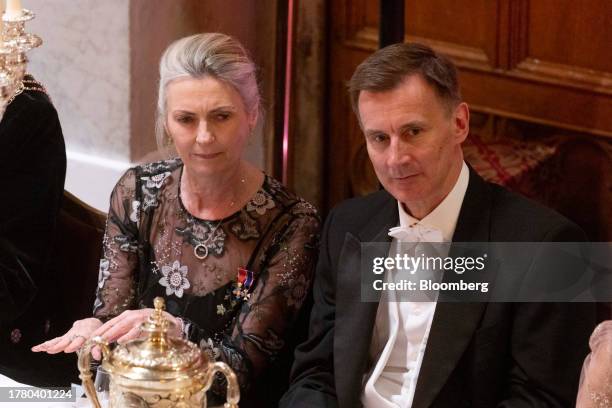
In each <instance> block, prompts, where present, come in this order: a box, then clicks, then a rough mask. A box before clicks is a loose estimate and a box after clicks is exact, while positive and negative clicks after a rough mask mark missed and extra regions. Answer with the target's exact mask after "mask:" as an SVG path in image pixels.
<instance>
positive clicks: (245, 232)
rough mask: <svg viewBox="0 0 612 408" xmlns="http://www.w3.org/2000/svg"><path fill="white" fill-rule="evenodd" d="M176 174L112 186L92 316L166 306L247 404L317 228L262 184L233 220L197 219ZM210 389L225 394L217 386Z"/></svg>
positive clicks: (311, 212)
mask: <svg viewBox="0 0 612 408" xmlns="http://www.w3.org/2000/svg"><path fill="white" fill-rule="evenodd" d="M182 170H183V163H182V162H181V160H180V159H173V160H166V161H161V162H156V163H150V164H145V165H141V166H137V167H134V168H132V169H130V170H128V171H127V172H126V173H125V174H124V175H123V177H122V178H121V179H120V180H119V182H118V183H117V185H116V186H115V189H114V190H113V193H112V196H111V205H110V211H109V214H108V220H107V226H106V234H105V237H104V248H103V258H102V259H101V261H100V272H99V281H98V288H97V296H96V301H95V304H94V316H96V317H98V318H100V319H102V320H103V321H104V320H108V319H109V318H112V317H114V316H116V315H118V314H120V313H121V312H123V311H124V310H127V309H136V308H146V307H152V305H153V299H154V298H155V297H156V296H162V297H164V298H165V301H166V310H167V311H168V312H169V313H171V314H173V315H175V316H179V317H181V318H183V320H184V321H185V322H186V324H185V330H184V331H185V334H186V336H187V338H188V339H189V340H190V341H193V342H195V343H197V344H199V345H200V346H201V347H202V348H203V349H204V350H205V351H206V352H207V353H208V354H209V356H210V357H212V358H213V359H215V360H220V361H225V362H226V363H228V364H229V365H230V366H231V367H232V368H233V369H234V371H235V372H236V374H237V376H238V379H239V382H240V386H241V391H242V393H243V394H244V395H245V396H246V395H248V394H249V387H250V385H251V384H252V383H253V380H254V379H255V378H256V377H257V376H258V375H259V374H261V373H262V372H263V371H264V369H265V368H266V367H267V366H268V364H269V363H270V362H271V361H272V360H274V358H275V357H276V356H277V354H278V353H279V352H280V351H281V350H282V349H283V347H284V346H285V338H286V337H287V335H288V330H290V328H291V326H292V323H293V321H294V319H295V317H296V316H297V314H298V312H299V309H300V307H301V305H302V303H303V302H304V299H305V298H306V295H307V293H308V290H309V287H310V281H311V279H312V276H313V268H314V264H315V261H316V254H317V246H318V234H319V227H320V220H319V217H318V215H317V212H316V210H315V208H314V207H313V206H312V205H310V204H309V203H307V202H306V201H304V200H302V199H300V198H298V197H296V196H295V195H293V194H292V193H290V192H288V191H287V190H286V189H285V187H283V186H282V185H281V184H280V183H279V182H278V181H276V180H275V179H273V178H271V177H269V176H266V177H265V179H264V182H263V185H262V186H261V188H260V189H259V191H257V193H256V194H255V195H254V196H253V197H252V198H251V199H250V200H249V201H248V203H247V204H246V205H245V206H244V207H242V208H241V209H239V210H238V211H237V212H235V213H234V214H232V215H231V216H229V217H226V218H224V219H222V220H214V221H208V220H202V219H199V218H196V217H194V216H193V215H191V214H190V213H189V212H188V211H187V210H186V209H185V207H184V206H183V204H182V201H181V199H180V178H181V175H182ZM212 389H213V394H216V395H217V397H222V396H223V395H224V393H225V390H224V384H223V382H222V381H219V380H218V381H216V383H215V385H213V388H212ZM209 398H210V399H211V401H214V400H219V398H215V395H210V393H209Z"/></svg>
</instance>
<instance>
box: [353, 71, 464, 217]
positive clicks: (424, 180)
mask: <svg viewBox="0 0 612 408" xmlns="http://www.w3.org/2000/svg"><path fill="white" fill-rule="evenodd" d="M358 108H359V114H360V118H361V125H362V129H363V131H364V134H365V137H366V145H367V149H368V154H369V156H370V160H371V161H372V165H373V166H374V171H375V172H376V175H377V176H378V180H379V181H380V182H381V184H382V185H383V186H384V187H385V189H386V190H387V191H388V192H389V193H390V194H391V195H392V196H393V197H395V198H396V199H397V200H398V201H400V202H402V203H403V204H404V205H405V207H406V209H407V210H408V211H410V212H411V213H412V215H413V216H415V217H417V218H423V217H424V216H425V215H427V214H428V213H429V212H430V211H431V210H433V209H434V208H435V207H436V206H437V205H438V204H439V203H440V202H441V201H442V200H443V199H444V197H446V195H447V194H448V193H449V192H450V190H451V189H452V188H453V185H454V183H455V181H456V180H457V177H458V175H459V172H460V171H461V165H462V159H463V155H462V152H461V143H462V142H463V140H465V137H466V136H467V133H468V130H469V128H468V122H469V112H468V108H467V105H466V104H464V103H461V104H459V105H458V106H457V107H456V108H453V109H450V108H449V107H447V106H446V105H445V104H443V102H442V101H441V100H440V98H439V97H438V96H437V95H436V93H435V91H434V89H433V88H432V87H431V86H430V85H429V84H427V82H426V81H425V80H424V79H423V78H422V77H421V76H420V75H410V76H408V77H406V78H405V79H404V81H403V82H402V83H401V84H400V85H399V86H397V87H396V88H395V89H392V90H390V91H385V92H369V91H362V92H361V93H360V95H359V101H358Z"/></svg>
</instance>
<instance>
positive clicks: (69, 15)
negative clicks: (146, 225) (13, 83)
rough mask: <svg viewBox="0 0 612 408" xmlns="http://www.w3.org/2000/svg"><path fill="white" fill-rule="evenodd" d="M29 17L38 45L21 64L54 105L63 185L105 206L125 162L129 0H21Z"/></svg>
mask: <svg viewBox="0 0 612 408" xmlns="http://www.w3.org/2000/svg"><path fill="white" fill-rule="evenodd" d="M23 5H24V7H26V8H29V9H30V10H32V11H34V13H35V14H36V18H35V19H34V20H33V21H32V22H30V23H28V25H27V30H28V31H29V32H32V33H35V34H38V35H39V36H41V37H42V39H43V45H42V46H41V47H40V48H37V49H35V50H33V51H31V52H30V53H29V58H30V64H29V67H28V71H29V72H30V73H32V74H33V75H34V76H35V77H36V78H37V79H38V80H39V81H41V82H42V83H44V84H45V86H46V87H47V89H48V90H49V93H50V95H51V98H52V100H53V103H54V105H55V107H56V109H57V111H58V115H59V118H60V122H61V124H62V129H63V132H64V138H65V140H66V149H67V153H68V169H67V175H66V189H67V190H69V191H71V192H73V193H74V194H76V195H77V196H78V197H80V198H81V199H83V200H84V201H86V202H88V203H90V204H92V205H93V206H95V207H97V208H99V209H102V210H104V211H106V210H107V207H108V196H109V194H110V191H111V189H112V187H113V185H114V183H115V181H116V180H117V178H118V177H119V176H120V174H121V173H122V172H123V171H124V170H125V169H126V168H128V167H129V166H130V148H129V140H130V110H129V94H130V77H129V64H130V50H129V2H126V1H124V0H104V1H100V0H78V1H76V2H75V1H74V0H53V1H49V0H24V1H23Z"/></svg>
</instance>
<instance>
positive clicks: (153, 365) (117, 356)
mask: <svg viewBox="0 0 612 408" xmlns="http://www.w3.org/2000/svg"><path fill="white" fill-rule="evenodd" d="M153 303H154V306H155V311H154V312H153V313H152V314H151V316H149V318H148V319H147V321H146V322H144V323H143V324H142V326H141V327H142V331H143V332H145V333H148V335H147V336H146V337H145V338H141V339H136V340H132V341H129V342H127V343H126V344H123V345H119V346H117V347H116V348H115V349H114V350H113V351H112V352H111V353H110V355H109V357H108V359H107V360H105V361H104V362H103V367H104V368H105V369H106V370H107V371H109V372H110V373H112V374H116V375H118V376H121V377H124V378H129V379H131V380H173V379H177V377H189V376H193V375H196V374H197V373H198V372H199V371H200V370H201V369H202V368H203V367H206V366H207V365H208V358H207V357H206V354H205V353H202V351H201V350H200V349H199V348H198V347H197V346H196V345H195V344H193V343H191V342H188V341H186V340H183V339H181V338H176V337H170V336H168V327H169V325H170V323H169V322H168V320H167V319H166V318H165V317H164V314H163V311H164V308H165V304H164V299H163V298H161V297H157V298H155V300H154V301H153Z"/></svg>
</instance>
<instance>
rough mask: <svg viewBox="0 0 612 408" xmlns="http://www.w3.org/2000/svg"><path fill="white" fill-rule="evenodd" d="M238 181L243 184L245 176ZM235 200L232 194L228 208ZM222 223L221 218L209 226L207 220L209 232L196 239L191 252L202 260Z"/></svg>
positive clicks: (231, 206)
mask: <svg viewBox="0 0 612 408" xmlns="http://www.w3.org/2000/svg"><path fill="white" fill-rule="evenodd" d="M240 182H241V183H242V184H245V183H246V179H245V177H242V178H240ZM236 201H237V198H236V197H235V196H234V199H233V200H232V201H230V203H229V207H228V208H233V207H234V205H236ZM222 223H223V218H222V219H220V220H219V221H218V222H217V225H215V226H214V227H212V228H211V226H210V225H211V223H210V222H209V225H208V227H209V229H210V234H209V235H208V237H207V238H206V239H205V240H204V241H199V240H197V241H196V242H197V245H196V246H195V247H194V248H193V254H194V255H195V257H196V258H198V259H199V260H202V261H203V260H204V259H206V258H207V257H208V253H209V249H208V247H209V246H210V244H209V242H210V241H211V240H212V239H213V237H214V236H215V234H216V232H217V230H218V229H219V227H220V226H221V224H222Z"/></svg>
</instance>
